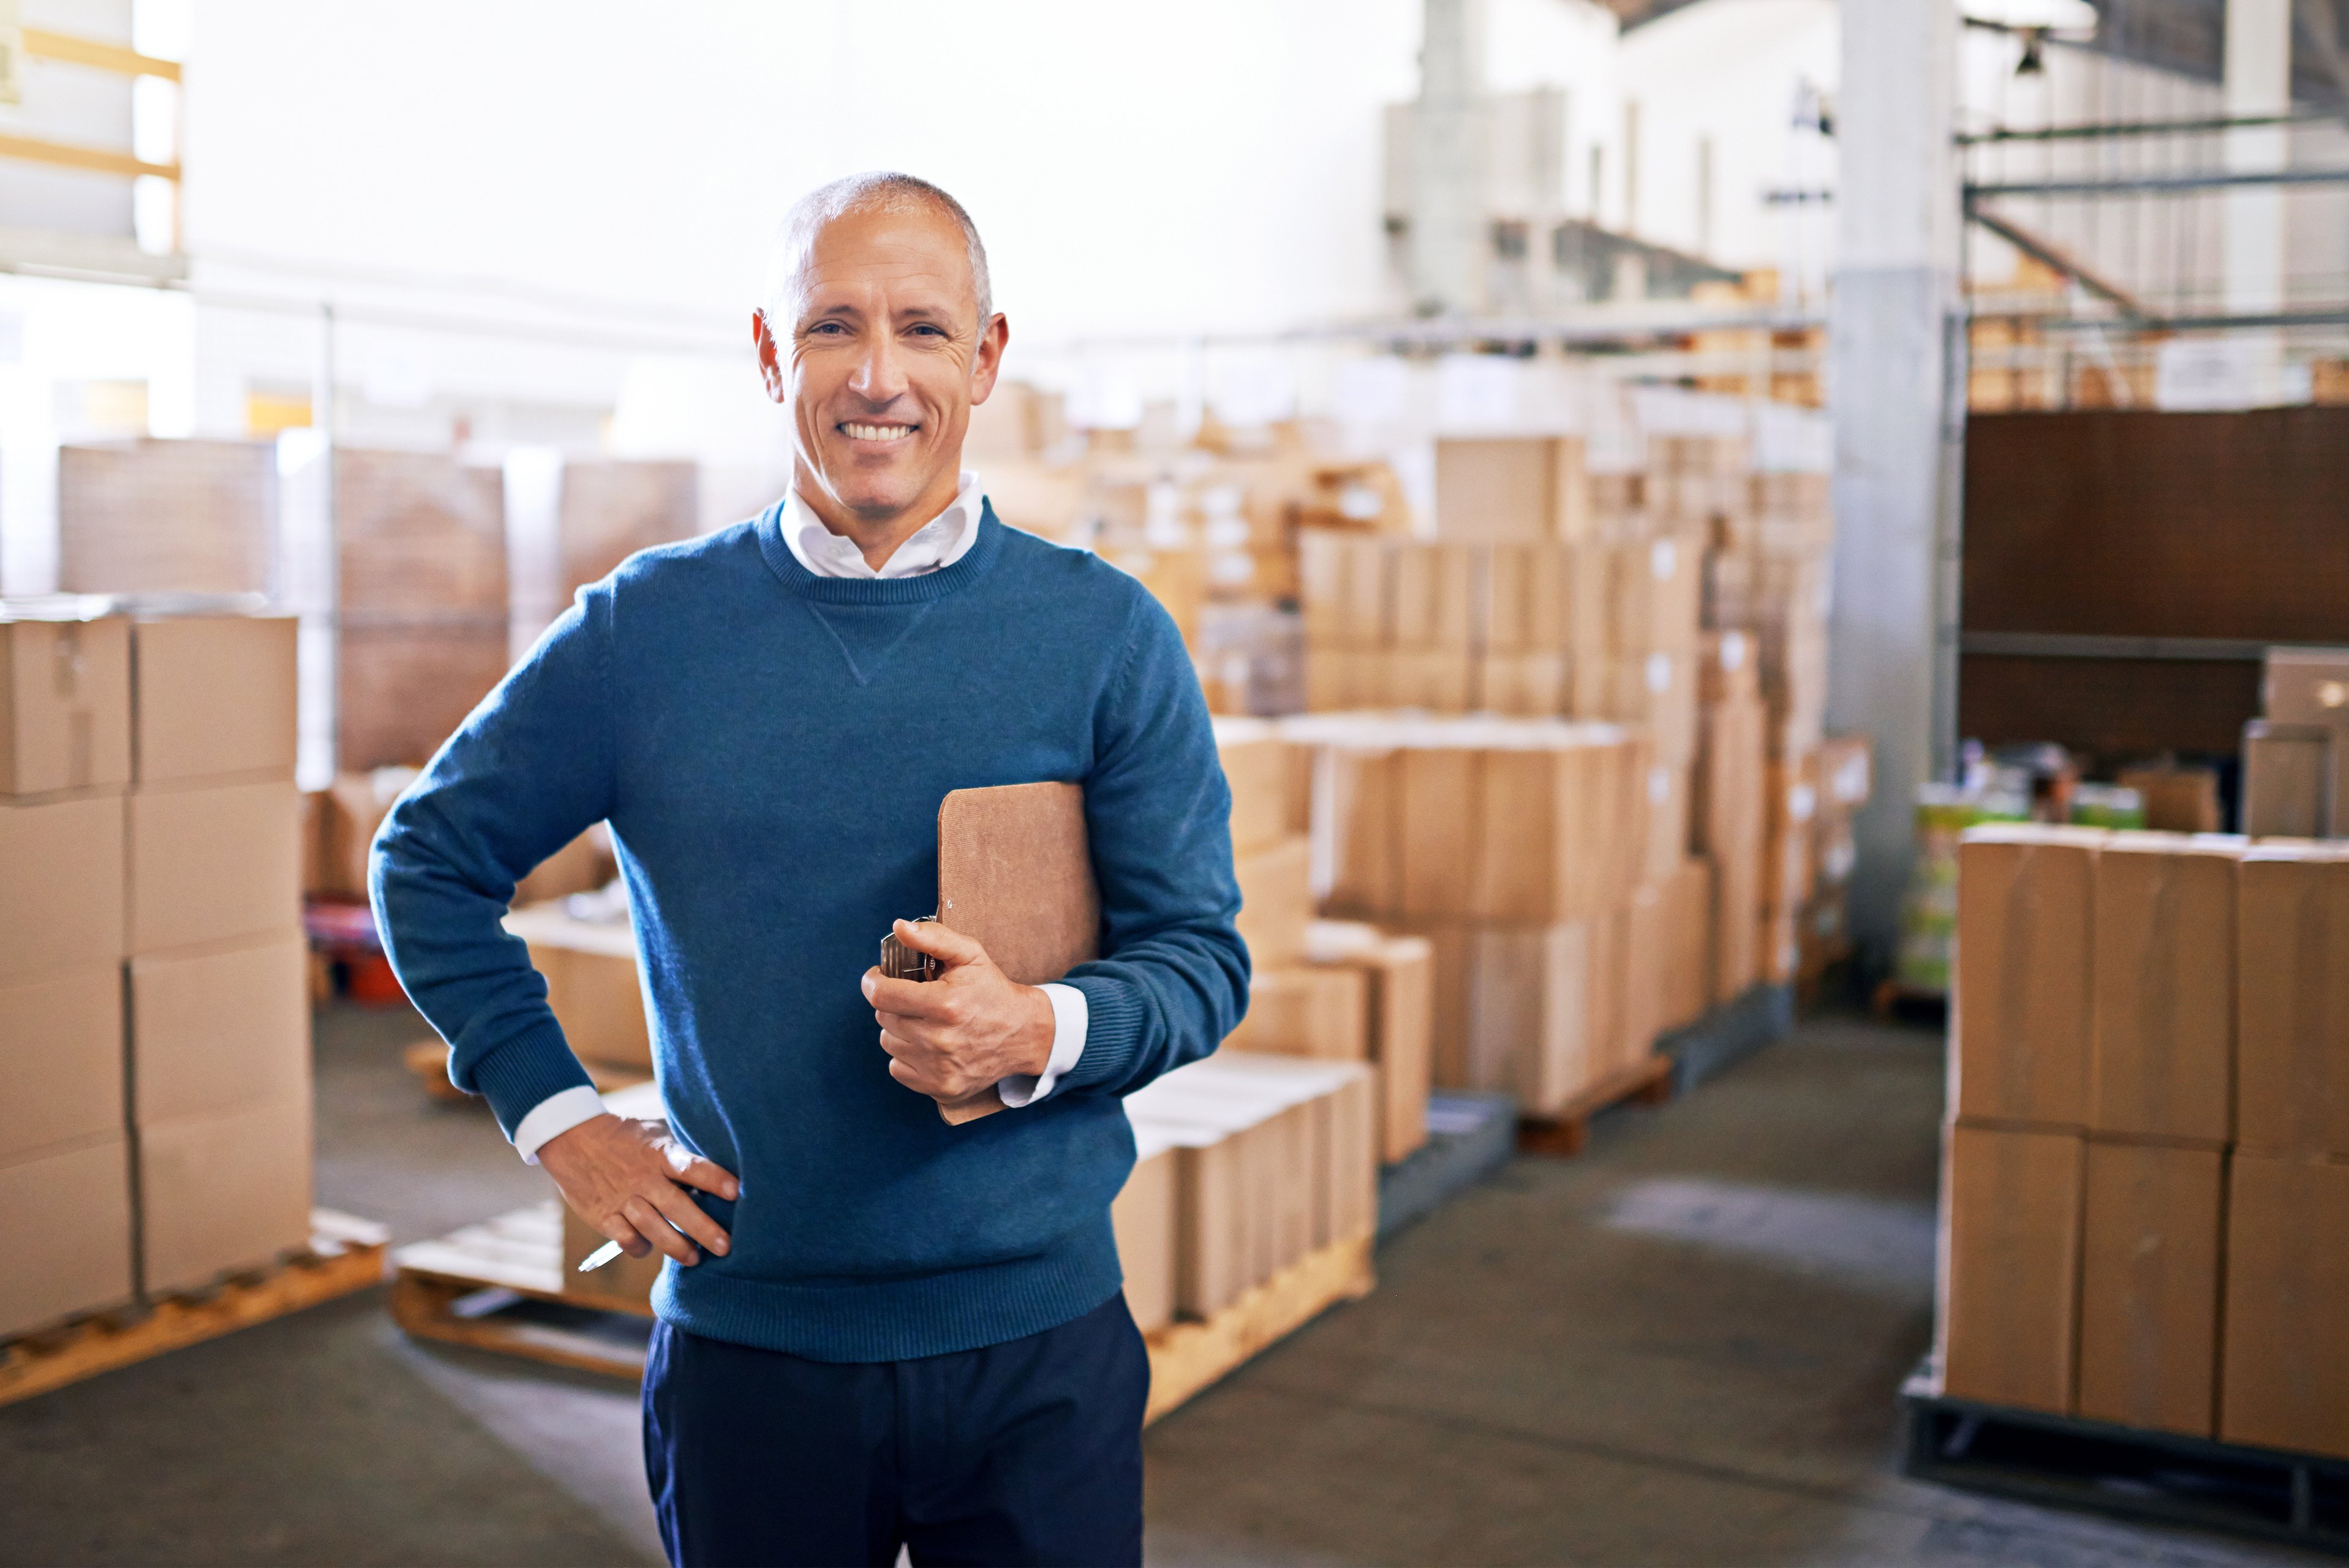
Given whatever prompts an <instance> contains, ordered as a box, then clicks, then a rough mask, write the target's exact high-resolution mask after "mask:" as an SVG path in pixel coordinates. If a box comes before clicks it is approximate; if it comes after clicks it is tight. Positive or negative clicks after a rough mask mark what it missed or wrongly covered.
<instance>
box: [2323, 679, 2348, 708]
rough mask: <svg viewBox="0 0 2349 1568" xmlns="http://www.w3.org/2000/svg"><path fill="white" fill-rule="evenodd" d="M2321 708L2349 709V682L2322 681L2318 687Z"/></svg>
mask: <svg viewBox="0 0 2349 1568" xmlns="http://www.w3.org/2000/svg"><path fill="white" fill-rule="evenodd" d="M2316 706H2317V707H2349V681H2322V682H2320V683H2318V685H2317V687H2316Z"/></svg>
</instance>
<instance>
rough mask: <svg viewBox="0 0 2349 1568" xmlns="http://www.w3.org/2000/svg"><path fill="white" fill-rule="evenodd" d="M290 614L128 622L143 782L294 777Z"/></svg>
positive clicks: (292, 631) (139, 776)
mask: <svg viewBox="0 0 2349 1568" xmlns="http://www.w3.org/2000/svg"><path fill="white" fill-rule="evenodd" d="M130 645H131V655H132V667H133V675H132V682H133V690H134V691H135V693H136V698H135V701H134V705H133V707H134V711H135V713H136V715H137V723H136V734H137V744H136V754H137V765H138V770H137V775H136V777H137V779H138V783H139V785H140V788H142V789H147V788H152V787H154V786H157V785H168V784H187V783H191V782H193V781H196V780H208V781H226V780H228V779H236V778H239V777H241V776H247V775H250V776H252V777H254V778H260V779H292V778H293V777H294V752H295V621H294V618H293V617H292V616H290V615H174V616H160V617H154V618H142V619H140V621H138V622H137V623H136V624H135V625H134V626H133V628H132V631H131V639H130Z"/></svg>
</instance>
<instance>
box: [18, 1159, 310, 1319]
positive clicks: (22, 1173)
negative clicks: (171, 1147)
mask: <svg viewBox="0 0 2349 1568" xmlns="http://www.w3.org/2000/svg"><path fill="white" fill-rule="evenodd" d="M308 1202H309V1197H308V1193H307V1191H305V1193H304V1196H303V1203H304V1216H305V1220H306V1218H307V1215H308ZM0 1256H5V1258H6V1259H7V1260H8V1266H7V1267H6V1268H5V1269H0V1339H7V1338H9V1337H11V1336H16V1335H19V1334H23V1333H26V1332H27V1331H29V1330H32V1329H36V1328H40V1327H43V1326H47V1325H48V1324H52V1323H55V1322H57V1321H58V1320H59V1319H61V1318H67V1317H72V1316H74V1315H78V1314H81V1313H88V1312H100V1311H104V1310H105V1309H107V1308H109V1307H115V1306H119V1305H122V1304H123V1303H124V1302H127V1301H129V1299H130V1296H131V1293H132V1290H133V1288H134V1286H133V1282H132V1277H131V1271H130V1153H129V1144H128V1143H126V1142H125V1141H124V1140H123V1139H122V1137H121V1135H120V1134H119V1132H118V1133H117V1134H115V1135H114V1136H112V1137H109V1138H101V1139H97V1140H89V1141H86V1142H84V1143H83V1144H82V1145H80V1146H79V1147H78V1148H67V1149H62V1150H53V1151H51V1152H49V1153H46V1154H43V1155H40V1156H38V1157H36V1158H34V1159H30V1160H22V1161H16V1163H14V1164H4V1165H0Z"/></svg>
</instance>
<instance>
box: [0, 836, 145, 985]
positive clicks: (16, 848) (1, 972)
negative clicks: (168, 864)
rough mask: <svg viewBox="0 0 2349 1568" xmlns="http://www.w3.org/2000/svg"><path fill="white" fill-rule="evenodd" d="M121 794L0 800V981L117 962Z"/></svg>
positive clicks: (120, 933) (120, 906) (120, 939)
mask: <svg viewBox="0 0 2349 1568" xmlns="http://www.w3.org/2000/svg"><path fill="white" fill-rule="evenodd" d="M123 859H124V856H123V831H122V797H121V796H120V795H119V794H114V793H100V792H95V791H93V792H89V793H77V794H69V795H61V796H43V797H36V798H35V799H29V800H17V799H0V866H5V867H6V868H7V873H6V874H5V876H0V985H14V984H16V983H19V982H24V981H28V980H33V979H39V978H46V977H48V976H51V975H58V974H61V973H64V972H66V971H68V970H74V969H86V968H91V967H98V966H108V965H114V964H117V963H119V962H120V960H121V958H122V942H123Z"/></svg>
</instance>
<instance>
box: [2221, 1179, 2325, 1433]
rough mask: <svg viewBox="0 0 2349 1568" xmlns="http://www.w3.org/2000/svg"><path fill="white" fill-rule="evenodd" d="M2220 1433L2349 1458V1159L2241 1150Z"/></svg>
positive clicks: (2231, 1229) (2232, 1196)
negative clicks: (2348, 1307)
mask: <svg viewBox="0 0 2349 1568" xmlns="http://www.w3.org/2000/svg"><path fill="white" fill-rule="evenodd" d="M2226 1258H2227V1263H2226V1272H2227V1285H2226V1308H2225V1311H2224V1312H2223V1313H2222V1314H2221V1315H2220V1321H2221V1323H2222V1324H2223V1325H2224V1326H2223V1328H2222V1330H2221V1343H2220V1372H2219V1389H2220V1393H2219V1436H2220V1438H2221V1439H2223V1440H2225V1441H2227V1442H2230V1443H2250V1444H2252V1445H2255V1446H2257V1447H2260V1448H2267V1449H2285V1450H2287V1451H2291V1452H2295V1453H2309V1454H2325V1455H2329V1456H2331V1457H2333V1458H2335V1459H2349V1313H2344V1311H2342V1306H2341V1304H2342V1303H2343V1302H2344V1301H2349V1163H2344V1162H2342V1161H2330V1160H2294V1159H2278V1158H2273V1157H2271V1156H2267V1155H2261V1154H2253V1153H2249V1152H2245V1151H2240V1150H2239V1151H2238V1152H2237V1153H2236V1154H2235V1155H2234V1157H2233V1159H2232V1160H2231V1161H2230V1168H2229V1171H2228V1182H2227V1253H2226Z"/></svg>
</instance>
